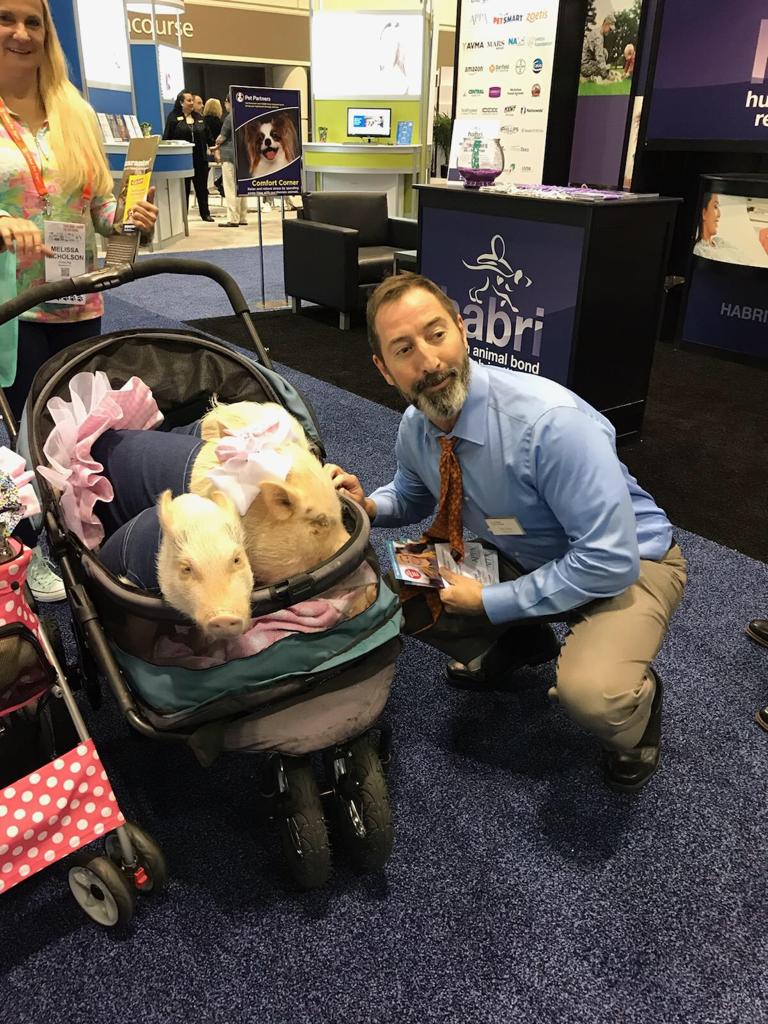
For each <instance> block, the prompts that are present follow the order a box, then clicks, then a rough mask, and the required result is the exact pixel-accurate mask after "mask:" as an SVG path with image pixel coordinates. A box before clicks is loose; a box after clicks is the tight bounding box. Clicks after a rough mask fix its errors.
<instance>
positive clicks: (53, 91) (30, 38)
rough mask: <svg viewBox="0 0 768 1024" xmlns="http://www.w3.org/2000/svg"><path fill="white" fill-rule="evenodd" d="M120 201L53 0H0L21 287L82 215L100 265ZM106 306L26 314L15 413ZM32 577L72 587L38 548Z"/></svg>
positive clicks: (3, 221)
mask: <svg viewBox="0 0 768 1024" xmlns="http://www.w3.org/2000/svg"><path fill="white" fill-rule="evenodd" d="M115 205H116V203H115V197H114V196H113V194H112V177H111V175H110V173H109V169H108V167H107V163H106V159H105V157H104V151H103V149H102V145H101V141H100V136H99V131H98V124H97V121H96V116H95V114H94V112H93V110H92V109H91V107H89V106H88V104H87V103H86V102H85V101H84V100H83V98H82V97H81V96H80V94H79V93H78V92H77V90H76V89H75V87H74V86H73V85H72V84H71V83H70V81H69V78H68V76H67V66H66V61H65V58H64V54H63V52H62V49H61V45H60V43H59V40H58V37H57V35H56V30H55V28H54V26H53V21H52V19H51V13H50V10H49V8H48V3H47V0H7V2H4V3H3V4H2V6H0V241H1V242H2V245H3V246H4V247H6V248H13V249H15V252H16V266H17V273H16V282H17V289H18V291H19V292H21V291H24V290H26V289H28V288H32V287H35V286H36V285H39V284H42V283H43V282H44V281H45V280H46V267H45V259H44V257H45V256H46V255H51V253H50V251H49V250H48V249H47V247H46V245H45V232H46V225H52V226H53V228H52V229H53V230H55V229H56V226H58V225H62V224H72V225H78V226H80V225H82V231H81V230H78V228H73V229H72V230H73V237H74V240H73V242H72V243H71V244H72V245H73V246H74V247H75V249H76V254H75V258H76V261H75V262H73V264H72V265H71V266H72V271H73V272H81V270H82V268H83V266H84V269H85V270H86V271H90V270H94V269H95V267H96V239H95V232H98V233H99V234H101V235H110V234H112V232H113V229H114V217H115ZM157 212H158V211H157V207H156V206H154V205H153V204H152V203H151V202H142V203H138V204H137V205H136V206H135V207H134V208H133V213H132V220H133V222H134V223H135V224H136V225H137V227H138V228H139V230H140V231H141V232H142V234H143V235H144V236H146V237H148V236H150V235H151V234H152V231H153V230H154V226H155V221H156V219H157ZM49 230H50V229H49ZM102 312H103V300H102V298H101V296H100V295H89V296H87V297H86V298H85V299H84V300H83V301H82V302H78V303H43V304H42V305H40V306H37V307H35V308H34V309H32V310H30V311H29V312H28V313H25V314H24V316H23V318H22V319H21V320H20V322H19V342H18V354H17V363H16V372H15V378H13V379H11V380H8V379H3V380H0V385H3V386H6V397H7V398H8V401H9V403H10V406H11V409H12V410H13V412H14V414H15V415H16V417H17V418H19V417H20V416H21V412H22V409H23V407H24V402H25V400H26V397H27V394H28V392H29V388H30V385H31V383H32V379H33V377H34V375H35V373H36V372H37V370H38V369H39V367H40V366H42V364H43V363H44V362H45V361H46V360H47V359H48V358H50V356H52V355H54V354H55V353H56V352H59V351H60V350H61V349H63V348H65V347H66V346H67V345H71V344H72V343H73V342H76V341H80V340H81V339H83V338H88V337H92V336H94V335H98V334H99V333H100V330H101V315H102ZM8 372H9V373H10V371H8ZM28 579H29V581H30V584H31V586H32V591H33V593H34V595H35V597H36V598H37V599H38V600H39V601H40V600H41V601H46V600H47V601H51V600H59V599H60V598H62V597H63V596H64V592H63V587H62V586H61V581H60V580H58V578H57V577H56V576H55V575H54V574H52V573H50V572H48V570H47V568H46V566H45V563H44V562H43V561H42V560H41V559H40V558H39V557H38V558H36V559H33V561H32V565H31V568H30V573H29V577H28Z"/></svg>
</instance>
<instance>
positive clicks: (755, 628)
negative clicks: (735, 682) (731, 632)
mask: <svg viewBox="0 0 768 1024" xmlns="http://www.w3.org/2000/svg"><path fill="white" fill-rule="evenodd" d="M744 632H745V633H746V634H747V636H748V637H749V638H750V640H754V641H755V643H756V644H760V646H761V647H768V619H752V621H751V622H750V623H749V624H748V625H747V628H746V629H745V630H744ZM755 721H756V722H757V724H758V725H759V726H760V728H761V729H765V731H766V732H768V707H764V708H760V709H759V710H758V711H756V712H755Z"/></svg>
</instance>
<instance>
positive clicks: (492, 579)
mask: <svg viewBox="0 0 768 1024" xmlns="http://www.w3.org/2000/svg"><path fill="white" fill-rule="evenodd" d="M389 553H390V556H391V558H392V569H393V572H394V574H395V577H396V578H397V579H399V580H402V581H403V583H409V584H411V586H414V587H432V588H435V589H438V590H440V589H442V588H443V587H444V586H446V581H445V580H444V579H443V577H442V575H441V570H448V571H449V572H453V573H456V574H457V575H459V576H467V577H468V578H469V579H473V580H477V581H478V583H482V584H483V586H487V585H489V584H491V583H498V582H499V558H498V555H497V553H496V552H495V551H488V550H487V549H486V548H484V547H483V545H482V544H480V543H479V542H477V541H468V542H466V543H465V544H464V560H463V561H462V562H456V561H455V560H454V558H453V557H452V555H451V546H450V544H431V543H429V542H428V541H420V540H419V541H414V540H395V541H389Z"/></svg>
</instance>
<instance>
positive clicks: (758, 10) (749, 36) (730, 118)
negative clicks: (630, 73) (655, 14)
mask: <svg viewBox="0 0 768 1024" xmlns="http://www.w3.org/2000/svg"><path fill="white" fill-rule="evenodd" d="M646 138H647V140H648V141H649V143H650V142H652V141H654V140H656V141H658V142H664V141H666V140H674V141H680V140H690V141H697V142H702V143H713V142H715V143H722V142H734V141H743V142H753V143H756V144H757V145H756V148H763V147H765V148H768V0H727V2H723V0H666V2H665V4H664V10H663V14H662V24H661V35H660V39H659V48H658V54H657V58H656V69H655V74H654V84H653V93H652V96H651V100H650V111H649V115H648V126H647V132H646Z"/></svg>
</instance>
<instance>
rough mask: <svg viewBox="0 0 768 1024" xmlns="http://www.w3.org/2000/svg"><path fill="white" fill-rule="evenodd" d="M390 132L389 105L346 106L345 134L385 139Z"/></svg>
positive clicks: (390, 111)
mask: <svg viewBox="0 0 768 1024" xmlns="http://www.w3.org/2000/svg"><path fill="white" fill-rule="evenodd" d="M391 134H392V109H391V108H390V107H347V135H350V136H362V137H373V136H377V137H379V138H385V139H386V138H389V136H390V135H391Z"/></svg>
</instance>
